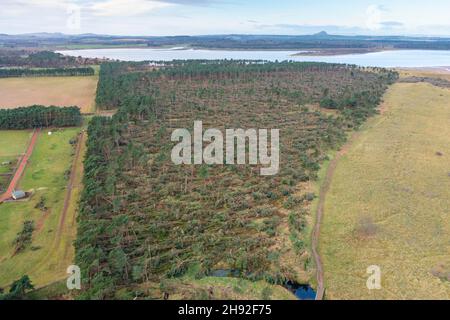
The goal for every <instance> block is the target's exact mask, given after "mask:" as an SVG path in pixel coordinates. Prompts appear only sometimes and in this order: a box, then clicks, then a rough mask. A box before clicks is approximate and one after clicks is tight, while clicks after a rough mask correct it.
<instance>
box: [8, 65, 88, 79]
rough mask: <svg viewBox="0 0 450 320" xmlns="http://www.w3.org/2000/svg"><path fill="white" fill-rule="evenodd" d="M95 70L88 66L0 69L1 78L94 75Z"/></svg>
mask: <svg viewBox="0 0 450 320" xmlns="http://www.w3.org/2000/svg"><path fill="white" fill-rule="evenodd" d="M94 74H95V70H94V69H93V68H91V67H87V68H46V69H25V68H5V69H0V78H13V77H60V76H68V77H73V76H93V75H94Z"/></svg>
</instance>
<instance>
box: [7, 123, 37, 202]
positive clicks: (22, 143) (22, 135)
mask: <svg viewBox="0 0 450 320" xmlns="http://www.w3.org/2000/svg"><path fill="white" fill-rule="evenodd" d="M31 133H32V131H27V130H22V131H19V130H11V131H0V193H1V192H3V191H4V190H6V188H7V187H8V184H9V182H10V178H11V176H10V175H4V174H9V173H12V172H13V171H14V168H15V166H16V164H17V161H18V159H19V158H20V155H21V154H22V153H24V152H25V150H26V148H27V146H28V142H29V140H30V138H31ZM3 163H5V164H3Z"/></svg>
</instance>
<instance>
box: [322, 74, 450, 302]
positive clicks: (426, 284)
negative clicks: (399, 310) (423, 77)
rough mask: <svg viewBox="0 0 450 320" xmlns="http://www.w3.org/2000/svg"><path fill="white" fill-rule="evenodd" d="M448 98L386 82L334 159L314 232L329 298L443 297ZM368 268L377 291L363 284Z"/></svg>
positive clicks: (448, 262) (449, 168)
mask: <svg viewBox="0 0 450 320" xmlns="http://www.w3.org/2000/svg"><path fill="white" fill-rule="evenodd" d="M449 101H450V90H446V89H441V88H438V87H434V86H431V85H429V84H424V83H421V84H396V85H394V86H393V87H391V89H390V90H389V91H388V93H387V94H386V96H385V105H384V109H385V113H384V114H383V115H380V116H377V117H376V118H374V119H373V120H371V121H369V123H368V124H367V125H366V126H365V128H364V129H363V131H362V132H361V134H360V135H359V136H358V137H357V139H356V140H355V142H354V143H353V145H352V146H351V147H350V149H349V150H348V152H347V153H346V154H345V155H343V156H342V158H341V159H340V160H339V163H338V165H337V168H336V171H335V173H334V176H333V180H332V182H331V186H330V190H329V192H328V195H327V198H326V202H325V211H324V221H323V225H322V232H321V236H320V240H321V241H320V252H321V254H322V258H323V263H324V269H325V288H326V297H327V298H328V299H449V298H450V282H449V274H450V220H449V217H448V214H449V208H450V165H449V163H450V126H449V119H450V104H449ZM371 265H377V266H379V267H380V268H381V285H382V289H381V290H372V291H370V290H368V289H367V286H366V281H367V279H368V277H369V275H368V274H366V270H367V267H369V266H371Z"/></svg>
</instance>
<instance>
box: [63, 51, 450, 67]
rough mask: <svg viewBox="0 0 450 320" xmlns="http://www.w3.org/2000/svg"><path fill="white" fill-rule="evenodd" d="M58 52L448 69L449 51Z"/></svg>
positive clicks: (129, 57) (141, 58)
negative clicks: (328, 53) (301, 53)
mask: <svg viewBox="0 0 450 320" xmlns="http://www.w3.org/2000/svg"><path fill="white" fill-rule="evenodd" d="M58 52H60V53H62V54H65V55H69V56H76V57H78V56H81V57H84V58H109V59H114V60H122V61H171V60H188V59H199V60H216V59H239V60H241V59H245V60H268V61H276V60H278V61H285V60H293V61H316V62H329V63H346V64H356V65H359V66H364V67H385V68H390V67H404V68H419V67H446V69H448V70H449V71H450V50H395V51H384V52H373V53H365V54H349V55H336V56H295V54H296V53H299V51H268V50H266V51H253V50H245V51H244V50H195V49H184V48H172V49H150V48H136V49H127V48H120V49H83V50H64V51H58Z"/></svg>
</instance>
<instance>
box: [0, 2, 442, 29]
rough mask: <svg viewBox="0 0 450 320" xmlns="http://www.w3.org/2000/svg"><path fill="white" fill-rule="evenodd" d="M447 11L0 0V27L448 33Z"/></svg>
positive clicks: (395, 6)
mask: <svg viewBox="0 0 450 320" xmlns="http://www.w3.org/2000/svg"><path fill="white" fill-rule="evenodd" d="M449 16H450V1H448V0H428V1H424V0H409V1H407V0H391V1H387V0H353V1H350V0H279V1H270V0H158V1H156V0H1V1H0V33H8V34H18V33H29V32H63V33H71V34H75V33H99V34H117V35H181V34H183V35H196V34H227V33H247V34H250V33H251V34H311V33H315V32H319V31H322V30H325V31H327V32H329V33H333V34H367V35H438V36H450V18H449ZM78 17H79V18H78Z"/></svg>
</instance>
